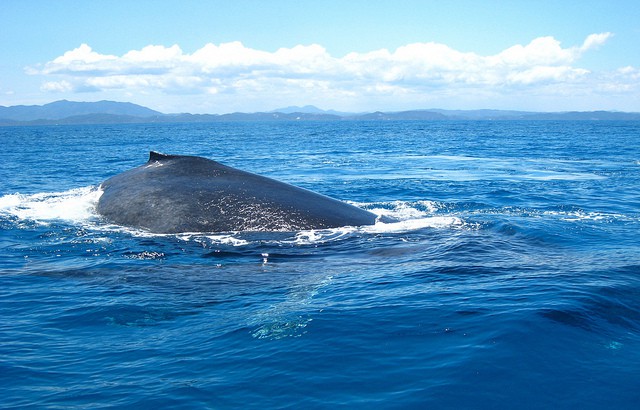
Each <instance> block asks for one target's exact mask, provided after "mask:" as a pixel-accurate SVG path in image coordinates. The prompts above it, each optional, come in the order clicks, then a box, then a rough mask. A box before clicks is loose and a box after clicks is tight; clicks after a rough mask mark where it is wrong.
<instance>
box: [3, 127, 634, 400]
mask: <svg viewBox="0 0 640 410" xmlns="http://www.w3.org/2000/svg"><path fill="white" fill-rule="evenodd" d="M0 143H1V144H2V152H3V154H2V160H1V162H0V281H1V286H0V388H1V391H2V394H0V407H1V408H3V409H10V408H29V407H36V408H38V407H41V408H64V409H69V408H83V409H85V408H91V409H95V408H153V409H156V408H296V409H298V408H637V405H638V403H640V381H639V380H640V379H639V378H638V375H639V374H640V262H639V260H640V245H639V244H640V240H639V233H640V229H639V228H640V188H639V187H640V123H637V122H472V121H469V122H362V123H359V122H337V123H336V122H332V123H314V122H303V123H227V124H162V125H108V126H106V125H105V126H59V127H57V126H49V127H15V128H12V127H5V128H0ZM149 150H157V151H162V152H165V153H172V154H190V155H201V156H205V157H208V158H211V159H214V160H217V161H220V162H222V163H224V164H226V165H230V166H234V167H236V168H240V169H244V170H247V171H251V172H255V173H259V174H261V175H265V176H269V177H273V178H276V179H279V180H282V181H285V182H289V183H292V184H295V185H298V186H302V187H304V188H308V189H311V190H313V191H316V192H320V193H323V194H326V195H329V196H332V197H335V198H339V199H342V200H346V201H348V202H350V203H353V204H356V205H358V206H361V207H363V208H366V209H368V210H370V211H372V212H374V213H376V214H378V215H380V216H383V217H384V218H381V219H382V220H384V221H387V222H386V223H384V222H379V223H377V224H376V225H373V226H368V227H343V228H338V229H331V230H319V231H303V232H291V233H272V234H269V233H233V232H229V233H216V234H208V233H189V234H180V235H153V234H150V233H148V232H143V231H137V230H133V229H130V228H127V227H121V226H114V225H110V224H108V223H107V222H105V221H103V220H101V218H100V217H99V216H98V215H97V214H96V213H95V210H94V206H95V203H96V201H97V200H98V198H99V195H100V191H99V189H98V186H99V184H100V182H101V181H103V180H104V179H106V178H108V177H110V176H112V175H115V174H117V173H119V172H122V171H124V170H126V169H129V168H131V167H134V166H138V165H140V164H142V163H144V162H145V161H146V159H147V156H148V151H149Z"/></svg>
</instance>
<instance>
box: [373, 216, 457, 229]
mask: <svg viewBox="0 0 640 410" xmlns="http://www.w3.org/2000/svg"><path fill="white" fill-rule="evenodd" d="M462 226H464V221H463V220H462V219H460V218H457V217H455V216H431V217H425V218H416V219H407V220H404V221H399V222H390V223H385V222H377V223H376V224H375V225H370V226H364V227H362V231H363V232H365V233H403V232H411V231H417V230H420V229H426V228H434V229H445V228H454V227H462Z"/></svg>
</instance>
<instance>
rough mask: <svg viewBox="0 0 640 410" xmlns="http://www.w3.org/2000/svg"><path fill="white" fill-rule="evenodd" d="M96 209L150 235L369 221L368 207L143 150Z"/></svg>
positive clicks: (105, 186)
mask: <svg viewBox="0 0 640 410" xmlns="http://www.w3.org/2000/svg"><path fill="white" fill-rule="evenodd" d="M101 189H102V191H103V193H102V196H101V197H100V199H99V201H98V205H97V211H98V213H99V214H101V215H102V216H104V217H105V218H106V219H107V220H108V221H110V222H113V223H115V224H118V225H124V226H131V227H135V228H141V229H145V230H148V231H150V232H154V233H180V232H231V231H299V230H306V229H325V228H336V227H341V226H360V225H372V224H374V223H375V220H376V216H375V215H374V214H372V213H371V212H367V211H365V210H363V209H360V208H357V207H355V206H352V205H349V204H346V203H344V202H340V201H338V200H335V199H332V198H329V197H326V196H324V195H320V194H317V193H314V192H311V191H308V190H306V189H302V188H298V187H295V186H293V185H289V184H285V183H283V182H278V181H276V180H273V179H270V178H266V177H262V176H259V175H255V174H252V173H249V172H245V171H240V170H238V169H235V168H231V167H228V166H225V165H222V164H220V163H218V162H215V161H211V160H209V159H206V158H201V157H192V156H182V155H164V154H159V153H156V152H151V153H150V154H149V162H147V163H146V164H145V165H142V166H139V167H137V168H133V169H131V170H129V171H126V172H123V173H122V174H119V175H116V176H114V177H112V178H110V179H108V180H106V181H104V182H103V183H102V185H101Z"/></svg>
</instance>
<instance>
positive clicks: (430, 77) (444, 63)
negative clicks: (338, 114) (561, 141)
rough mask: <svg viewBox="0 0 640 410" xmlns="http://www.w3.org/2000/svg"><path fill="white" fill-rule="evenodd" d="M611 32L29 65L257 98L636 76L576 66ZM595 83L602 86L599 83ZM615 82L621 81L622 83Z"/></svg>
mask: <svg viewBox="0 0 640 410" xmlns="http://www.w3.org/2000/svg"><path fill="white" fill-rule="evenodd" d="M611 36H612V34H611V33H600V34H591V35H589V36H588V37H587V38H586V39H585V40H584V42H583V44H582V45H580V46H576V47H568V48H563V47H562V45H561V44H560V42H559V41H558V40H556V39H554V38H553V37H540V38H536V39H534V40H532V41H531V42H530V43H529V44H526V45H514V46H512V47H509V48H507V49H505V50H503V51H502V52H500V53H497V54H495V55H489V56H482V55H479V54H477V53H472V52H461V51H458V50H455V49H452V48H451V47H449V46H447V45H444V44H439V43H433V42H429V43H413V44H408V45H405V46H402V47H399V48H398V49H396V50H395V51H389V50H386V49H381V50H375V51H371V52H367V53H356V52H353V53H349V54H347V55H346V56H344V57H341V58H339V57H333V56H331V55H330V54H329V53H328V52H327V50H326V49H325V48H324V47H322V46H320V45H317V44H312V45H306V46H303V45H298V46H295V47H292V48H281V49H279V50H277V51H275V52H267V51H261V50H256V49H252V48H248V47H245V46H244V45H243V44H242V43H240V42H231V43H222V44H219V45H215V44H211V43H209V44H206V45H205V46H203V47H202V48H200V49H199V50H196V51H195V52H193V53H191V54H188V53H184V52H183V51H182V50H181V48H180V47H179V46H178V45H173V46H171V47H165V46H161V45H149V46H146V47H144V48H142V49H141V50H131V51H129V52H127V53H125V54H124V55H122V56H114V55H107V54H100V53H98V52H96V51H94V50H93V49H92V48H91V47H89V46H88V45H87V44H82V45H81V46H79V47H78V48H76V49H74V50H71V51H67V52H66V53H64V54H63V55H62V56H60V57H57V58H55V59H54V60H52V61H49V62H47V63H45V64H44V65H42V66H40V67H30V68H27V73H29V74H33V75H42V76H45V77H47V78H48V80H47V81H46V82H45V83H44V84H43V86H42V89H43V90H45V91H57V92H69V91H98V90H99V91H114V90H124V91H126V92H128V93H136V92H141V93H158V92H161V93H166V94H190V95H193V94H202V95H209V96H212V95H215V96H221V95H229V94H233V95H236V96H238V97H239V98H251V99H253V100H255V99H259V98H260V97H262V98H265V99H266V98H271V99H272V100H274V101H278V100H283V101H284V100H286V99H289V100H290V102H291V103H297V102H298V101H301V100H305V101H309V100H310V99H311V100H314V101H318V100H320V101H322V100H330V101H336V100H339V99H340V98H348V99H351V100H357V99H358V98H361V99H370V98H383V97H386V96H395V97H397V96H403V97H405V98H409V97H410V96H414V99H418V96H424V95H427V94H428V95H430V96H438V95H440V96H442V95H447V96H455V95H456V94H458V95H463V94H468V93H470V92H475V93H476V95H477V96H478V98H483V97H484V96H487V95H496V93H503V94H505V95H507V94H509V93H510V92H511V91H510V90H515V89H517V90H519V91H522V90H526V89H534V88H535V87H546V88H545V89H546V90H547V91H548V92H552V91H550V90H552V88H553V87H548V86H549V85H553V84H558V85H561V86H562V87H561V88H565V89H566V87H567V85H570V86H571V87H577V86H578V85H580V84H584V87H585V88H589V87H591V86H593V84H589V81H592V80H594V78H596V77H598V78H596V80H597V81H600V82H601V83H604V82H607V81H609V82H611V81H615V82H616V83H620V82H623V83H624V82H625V81H631V80H632V79H635V80H636V81H637V76H638V70H637V69H633V68H624V69H621V70H618V72H616V73H615V75H610V76H608V77H607V78H604V77H603V76H594V75H593V73H591V72H590V71H589V70H587V69H585V68H581V67H577V66H575V64H576V62H577V61H578V60H579V59H580V57H581V56H582V54H583V53H585V52H587V51H589V50H591V49H594V48H597V47H599V46H601V45H602V44H604V43H605V42H606V41H607V40H608V39H609V38H611ZM601 85H602V86H601V87H600V88H601V89H605V88H606V86H605V85H604V84H601ZM618 88H620V87H618Z"/></svg>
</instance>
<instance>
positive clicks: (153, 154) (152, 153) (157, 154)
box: [149, 151, 175, 162]
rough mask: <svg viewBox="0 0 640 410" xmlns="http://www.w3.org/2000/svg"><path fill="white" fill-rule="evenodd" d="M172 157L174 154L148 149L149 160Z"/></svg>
mask: <svg viewBox="0 0 640 410" xmlns="http://www.w3.org/2000/svg"><path fill="white" fill-rule="evenodd" d="M173 157H175V155H167V154H162V153H160V152H156V151H149V162H156V161H164V160H167V159H170V158H173Z"/></svg>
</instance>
